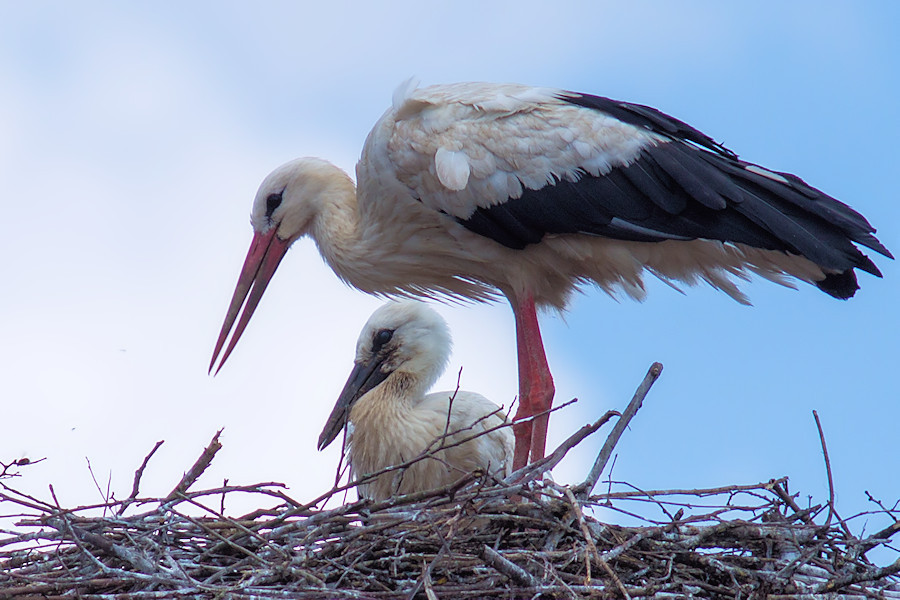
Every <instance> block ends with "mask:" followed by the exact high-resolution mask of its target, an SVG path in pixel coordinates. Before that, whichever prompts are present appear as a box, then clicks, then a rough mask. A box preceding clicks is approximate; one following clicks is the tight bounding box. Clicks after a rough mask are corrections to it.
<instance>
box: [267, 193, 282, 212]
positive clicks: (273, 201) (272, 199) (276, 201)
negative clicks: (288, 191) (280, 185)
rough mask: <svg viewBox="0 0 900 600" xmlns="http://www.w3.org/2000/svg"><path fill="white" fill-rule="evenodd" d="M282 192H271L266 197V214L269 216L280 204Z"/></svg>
mask: <svg viewBox="0 0 900 600" xmlns="http://www.w3.org/2000/svg"><path fill="white" fill-rule="evenodd" d="M283 194H284V192H278V193H277V194H275V193H272V194H269V197H268V198H266V216H267V217H271V216H272V213H273V212H275V210H276V209H277V208H278V207H279V206H281V201H282V200H283V199H284V198H283Z"/></svg>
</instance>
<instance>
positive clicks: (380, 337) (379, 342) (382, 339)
mask: <svg viewBox="0 0 900 600" xmlns="http://www.w3.org/2000/svg"><path fill="white" fill-rule="evenodd" d="M393 336H394V331H393V330H392V329H382V330H380V331H379V332H378V333H376V334H375V337H374V338H373V339H372V342H373V343H374V345H375V349H378V348H381V347H382V346H384V345H385V344H387V343H388V342H389V341H391V338H392V337H393Z"/></svg>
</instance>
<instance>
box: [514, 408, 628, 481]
mask: <svg viewBox="0 0 900 600" xmlns="http://www.w3.org/2000/svg"><path fill="white" fill-rule="evenodd" d="M618 414H619V413H617V412H616V411H614V410H610V411H607V412H606V413H605V414H604V415H603V416H602V417H600V418H599V419H597V420H596V421H594V422H593V423H592V424H590V425H584V426H582V427H581V429H579V430H578V431H576V432H575V433H573V434H572V435H570V436H569V437H568V438H566V440H565V441H563V443H562V444H560V445H559V447H558V448H557V449H556V450H554V451H553V452H552V453H550V454H549V455H548V456H545V457H544V458H542V459H540V460H538V461H535V462H533V463H531V464H530V465H525V466H524V467H522V468H521V469H519V470H518V471H516V472H514V473H513V474H512V475H510V476H509V477H507V478H506V481H507V482H509V483H524V482H527V481H533V480H535V479H537V478H538V477H540V476H541V474H543V473H545V472H547V471H549V470H550V469H552V468H553V467H555V466H556V465H558V464H559V462H560V461H561V460H562V459H563V458H565V456H566V453H568V452H569V450H571V449H572V448H574V447H575V446H577V445H578V444H580V443H581V441H582V440H584V438H586V437H588V436H589V435H591V434H592V433H594V432H595V431H597V430H598V429H600V428H601V427H603V425H605V424H606V423H607V422H608V421H609V420H610V419H612V418H613V417H615V416H618ZM520 422H521V421H520Z"/></svg>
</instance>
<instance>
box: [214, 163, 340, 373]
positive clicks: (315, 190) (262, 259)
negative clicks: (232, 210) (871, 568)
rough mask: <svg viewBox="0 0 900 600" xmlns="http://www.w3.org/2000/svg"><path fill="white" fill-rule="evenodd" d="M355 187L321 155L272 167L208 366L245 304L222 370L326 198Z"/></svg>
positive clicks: (262, 186)
mask: <svg viewBox="0 0 900 600" xmlns="http://www.w3.org/2000/svg"><path fill="white" fill-rule="evenodd" d="M353 192H354V187H353V182H352V181H351V180H350V178H349V177H348V176H347V174H346V173H344V172H343V171H342V170H340V169H339V168H337V167H336V166H334V165H333V164H331V163H330V162H328V161H325V160H322V159H320V158H298V159H296V160H292V161H290V162H288V163H285V164H283V165H281V166H280V167H278V168H277V169H275V170H274V171H272V172H271V173H270V174H269V175H268V176H267V177H266V178H265V179H264V180H263V182H262V184H260V186H259V190H258V191H257V192H256V198H255V199H254V201H253V208H252V210H251V211H250V224H251V225H252V226H253V240H252V241H251V242H250V250H249V251H248V252H247V258H246V259H244V266H243V268H242V269H241V274H240V277H238V283H237V286H236V287H235V290H234V295H233V296H232V297H231V304H230V305H229V307H228V313H227V314H226V316H225V322H224V323H223V325H222V330H221V332H220V333H219V339H218V341H217V342H216V349H215V350H214V351H213V357H212V360H211V361H210V363H209V370H210V371H212V369H213V366H215V363H216V358H218V356H219V353H220V352H221V351H222V347H223V346H224V345H225V340H226V339H227V338H228V334H229V332H230V331H231V329H232V327H233V326H234V323H235V321H236V320H237V316H238V313H239V312H240V310H241V306H243V307H244V311H243V313H242V314H241V318H240V321H239V322H238V324H237V327H236V328H235V329H234V335H232V337H231V342H230V343H229V344H228V348H227V349H226V350H225V353H224V354H223V355H222V361H221V362H220V363H219V369H221V368H222V365H224V364H225V361H226V360H228V356H229V355H230V354H231V351H232V350H233V349H234V347H235V345H236V344H237V342H238V340H239V339H240V337H241V334H242V333H243V332H244V329H245V328H246V327H247V323H249V322H250V317H251V316H253V311H255V310H256V306H257V305H258V304H259V301H260V299H261V298H262V295H263V292H265V291H266V286H268V285H269V281H270V280H271V279H272V276H273V275H274V274H275V270H276V269H277V268H278V265H279V264H280V263H281V259H282V258H284V255H285V253H287V250H288V248H290V246H291V244H293V243H294V242H295V241H296V240H297V239H299V238H301V237H303V236H304V235H307V234H308V233H309V232H310V229H311V228H312V226H313V223H314V222H315V220H316V217H317V216H318V215H319V213H320V211H321V207H322V205H323V203H324V202H327V201H329V199H331V198H337V197H342V196H345V195H347V194H352V193H353ZM245 300H246V302H245Z"/></svg>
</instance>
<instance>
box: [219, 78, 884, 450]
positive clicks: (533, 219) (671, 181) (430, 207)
mask: <svg viewBox="0 0 900 600" xmlns="http://www.w3.org/2000/svg"><path fill="white" fill-rule="evenodd" d="M251 223H252V225H253V229H254V237H253V241H252V243H251V246H250V251H249V253H248V254H247V258H246V261H245V262H244V267H243V270H242V272H241V275H240V278H239V280H238V284H237V289H236V290H235V292H234V297H233V298H232V300H231V306H230V307H229V309H228V314H227V316H226V318H225V323H224V325H223V327H222V331H221V334H220V336H219V339H218V343H217V344H216V349H215V352H214V353H213V359H212V361H211V363H210V370H211V369H212V367H213V365H214V364H215V361H216V358H217V357H218V356H219V354H220V352H221V350H222V348H223V345H224V343H225V340H226V338H227V336H228V333H229V331H230V330H231V329H232V326H233V325H234V323H235V320H236V318H237V315H238V312H239V311H240V309H241V306H242V305H244V303H245V299H246V304H245V306H244V311H243V314H242V315H241V318H240V321H239V322H238V323H237V327H236V329H235V331H234V335H233V336H232V338H231V342H230V343H229V345H228V347H227V349H226V350H225V353H224V355H223V356H222V364H224V362H225V360H226V359H227V358H228V355H229V354H230V352H231V350H232V349H233V348H234V345H235V344H236V343H237V341H238V339H239V337H240V335H241V333H242V332H243V331H244V328H245V327H246V325H247V322H248V320H249V319H250V317H251V315H252V314H253V311H254V309H255V308H256V306H257V304H258V302H259V300H260V298H261V296H262V294H263V291H264V290H265V288H266V285H267V284H268V282H269V280H270V278H271V277H272V275H273V274H274V273H275V269H276V268H277V267H278V264H279V261H280V260H281V258H282V256H283V255H284V253H285V252H286V251H287V249H288V247H289V246H290V245H291V244H292V243H293V242H294V241H295V240H297V239H298V238H300V237H302V236H304V235H309V236H311V237H312V238H313V239H314V240H315V241H316V244H317V245H318V248H319V251H320V253H321V254H322V256H323V257H324V259H325V261H326V262H327V263H328V264H329V265H330V266H331V268H332V269H333V270H334V271H335V273H336V274H337V275H338V277H340V278H341V279H342V280H344V281H345V282H347V283H349V284H351V285H353V286H354V287H356V288H359V289H360V290H363V291H365V292H368V293H372V294H378V295H385V296H395V295H400V296H402V295H407V296H445V297H447V296H449V297H452V298H464V299H469V300H476V301H483V300H489V299H492V298H494V297H495V295H496V293H497V291H499V292H501V293H502V294H503V295H505V296H506V298H507V299H508V300H509V303H510V304H511V305H512V309H513V313H514V314H515V322H516V339H517V349H518V361H519V409H518V411H517V413H516V417H515V419H516V420H517V421H518V420H520V419H523V418H525V417H529V416H532V415H535V414H539V413H541V412H542V411H546V410H547V409H549V408H550V405H551V401H552V398H553V392H554V388H553V380H552V378H551V376H550V371H549V369H548V366H547V359H546V357H545V355H544V349H543V344H542V341H541V335H540V330H539V329H538V321H537V316H536V313H535V307H550V308H557V309H562V308H563V307H564V306H565V304H566V299H567V298H568V297H569V295H570V294H571V292H572V290H573V289H574V288H576V287H577V286H579V285H581V284H585V283H594V284H596V285H597V286H599V287H600V288H602V289H603V290H605V291H607V292H608V293H610V294H613V293H615V292H616V291H617V290H624V292H625V293H626V294H628V295H629V296H632V297H633V298H636V299H641V298H642V297H643V296H644V282H643V274H644V272H645V271H646V272H649V273H651V274H652V275H654V276H656V277H658V278H660V279H662V280H664V281H666V282H670V283H673V284H674V283H676V282H683V283H686V284H694V283H696V282H697V281H701V280H702V281H706V282H707V283H709V284H710V285H712V286H714V287H716V288H718V289H720V290H722V291H724V292H725V293H727V294H728V295H730V296H731V297H732V298H734V299H735V300H737V301H738V302H742V303H746V302H747V300H746V298H745V296H744V295H743V294H742V293H741V292H740V291H739V290H738V289H737V288H736V286H735V285H734V283H733V282H732V277H738V278H741V279H746V278H748V277H749V275H750V274H752V273H756V274H758V275H761V276H763V277H766V278H768V279H771V280H774V281H776V282H778V283H782V284H789V281H790V278H796V279H799V280H802V281H806V282H809V283H812V284H814V285H816V286H817V287H818V288H819V289H821V290H823V291H824V292H826V293H828V294H830V295H832V296H834V297H836V298H849V297H851V296H852V295H853V294H854V293H855V291H856V290H857V289H858V286H857V283H856V274H855V273H854V269H857V268H858V269H862V270H863V271H867V272H869V273H871V274H873V275H877V276H880V273H879V271H878V268H877V267H876V266H875V264H874V263H873V262H872V261H871V260H870V259H869V258H868V257H867V256H865V255H864V254H863V253H862V252H860V250H859V249H858V248H857V247H856V245H855V244H860V245H862V246H866V247H868V248H871V249H872V250H875V251H876V252H879V253H881V254H883V255H885V256H888V257H890V256H891V255H890V253H889V252H888V250H887V249H886V248H885V247H884V246H883V245H882V244H881V243H880V242H879V241H878V240H877V239H876V238H875V237H874V235H873V233H874V231H875V230H874V228H873V227H872V226H871V225H870V224H869V223H868V221H866V219H865V218H864V217H863V216H862V215H860V214H859V213H857V212H856V211H854V210H853V209H851V208H850V207H848V206H847V205H845V204H843V203H841V202H839V201H838V200H835V199H834V198H832V197H830V196H828V195H826V194H824V193H823V192H821V191H819V190H817V189H815V188H813V187H812V186H810V185H808V184H806V183H805V182H804V181H803V180H801V179H800V178H798V177H796V176H794V175H790V174H787V173H779V172H775V171H771V170H768V169H765V168H763V167H760V166H758V165H754V164H751V163H747V162H744V161H741V160H739V159H738V157H737V155H736V154H734V153H733V152H731V151H730V150H728V149H726V148H724V147H723V146H721V145H720V144H717V143H716V142H715V141H714V140H713V139H711V138H710V137H708V136H706V135H704V134H703V133H701V132H699V131H697V130H696V129H694V128H693V127H690V126H689V125H687V124H686V123H683V122H682V121H679V120H678V119H674V118H672V117H670V116H668V115H665V114H663V113H661V112H659V111H658V110H656V109H653V108H650V107H647V106H642V105H638V104H629V103H626V102H617V101H614V100H610V99H608V98H602V97H598V96H590V95H586V94H578V93H573V92H567V91H561V90H556V89H547V88H533V87H526V86H521V85H495V84H487V83H465V84H454V85H438V86H431V87H427V88H424V89H414V87H413V86H412V85H407V86H405V87H401V89H399V90H398V91H397V92H396V93H395V95H394V101H393V106H392V107H391V108H390V109H388V111H387V112H386V113H385V114H384V116H382V117H381V119H380V120H379V121H378V122H377V123H376V124H375V127H374V128H373V129H372V131H371V133H370V134H369V136H368V139H367V140H366V143H365V145H364V146H363V150H362V156H361V158H360V161H359V164H358V165H357V186H356V187H354V185H353V182H352V181H351V179H350V177H349V176H348V175H347V174H346V173H344V172H343V171H341V170H340V169H338V168H337V167H335V166H333V165H332V164H330V163H328V162H325V161H323V160H320V159H316V158H301V159H298V160H294V161H292V162H289V163H287V164H285V165H282V166H280V167H278V168H277V169H275V171H274V172H272V173H271V174H270V175H269V176H268V177H266V179H265V180H264V181H263V182H262V185H261V186H260V188H259V191H258V192H257V194H256V199H255V201H254V203H253V209H252V212H251ZM248 293H249V296H248ZM219 368H221V364H220V366H219ZM532 423H533V426H532ZM532 429H533V432H532ZM546 431H547V416H546V414H545V415H544V416H540V417H538V418H536V419H534V420H533V421H528V422H522V423H517V425H516V427H515V436H516V457H515V461H514V464H515V467H516V468H519V467H521V466H522V465H524V464H525V463H526V462H527V460H528V456H529V449H530V452H531V454H530V455H531V458H532V459H537V458H539V457H541V456H543V452H544V444H545V437H546Z"/></svg>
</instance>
